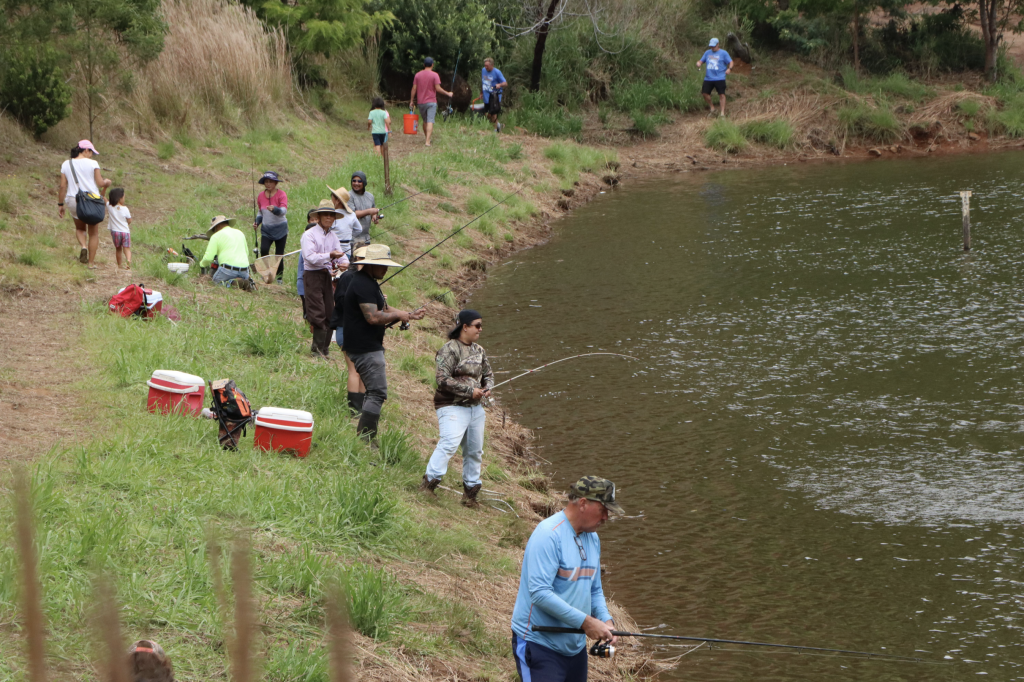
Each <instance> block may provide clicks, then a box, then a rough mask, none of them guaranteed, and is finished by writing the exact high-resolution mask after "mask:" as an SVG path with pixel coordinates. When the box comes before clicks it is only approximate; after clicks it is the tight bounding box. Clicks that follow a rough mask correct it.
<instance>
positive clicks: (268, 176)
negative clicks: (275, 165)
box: [256, 171, 283, 185]
mask: <svg viewBox="0 0 1024 682" xmlns="http://www.w3.org/2000/svg"><path fill="white" fill-rule="evenodd" d="M267 180H273V181H274V182H283V181H282V180H281V178H280V176H278V174H277V173H275V172H274V171H267V172H266V173H264V174H263V176H262V177H261V178H260V179H259V180H257V181H256V182H258V183H260V184H261V185H265V184H266V181H267Z"/></svg>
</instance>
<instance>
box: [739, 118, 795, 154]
mask: <svg viewBox="0 0 1024 682" xmlns="http://www.w3.org/2000/svg"><path fill="white" fill-rule="evenodd" d="M740 132H741V133H742V134H743V137H745V138H747V139H748V140H750V141H751V142H757V143H759V144H763V145H767V146H769V147H775V148H777V149H786V148H787V147H789V146H791V145H792V144H793V138H794V137H796V131H795V130H794V129H793V124H792V123H790V122H789V121H786V120H783V119H775V120H771V121H764V120H761V121H747V122H746V123H744V124H743V125H741V126H740Z"/></svg>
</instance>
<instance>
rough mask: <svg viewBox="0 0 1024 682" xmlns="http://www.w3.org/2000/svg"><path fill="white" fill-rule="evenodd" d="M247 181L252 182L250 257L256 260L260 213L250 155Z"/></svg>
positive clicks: (252, 160)
mask: <svg viewBox="0 0 1024 682" xmlns="http://www.w3.org/2000/svg"><path fill="white" fill-rule="evenodd" d="M249 179H250V180H251V181H252V256H253V260H256V259H257V258H259V255H260V245H259V231H258V229H257V227H256V220H257V219H258V218H259V216H260V212H259V209H258V208H257V204H256V159H255V157H253V156H252V155H250V156H249Z"/></svg>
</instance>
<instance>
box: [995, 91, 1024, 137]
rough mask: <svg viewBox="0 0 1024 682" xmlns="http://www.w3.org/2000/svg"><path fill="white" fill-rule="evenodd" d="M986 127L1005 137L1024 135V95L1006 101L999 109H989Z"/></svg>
mask: <svg viewBox="0 0 1024 682" xmlns="http://www.w3.org/2000/svg"><path fill="white" fill-rule="evenodd" d="M988 129H989V130H990V131H992V132H993V133H1001V134H1003V135H1006V136H1007V137H1012V138H1019V137H1024V95H1022V96H1019V97H1017V98H1015V99H1012V100H1010V101H1008V102H1006V103H1005V104H1004V105H1003V108H1002V109H1001V110H996V109H992V110H991V111H989V114H988Z"/></svg>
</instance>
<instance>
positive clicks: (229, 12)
mask: <svg viewBox="0 0 1024 682" xmlns="http://www.w3.org/2000/svg"><path fill="white" fill-rule="evenodd" d="M161 11H162V12H163V16H164V20H165V21H166V22H167V25H168V27H169V32H168V34H167V37H166V40H165V44H164V50H163V52H161V53H160V56H159V57H158V58H157V59H156V60H155V61H154V62H153V63H151V64H149V65H148V66H147V67H146V68H145V69H144V70H143V72H142V74H141V77H140V79H139V84H138V87H137V88H136V90H135V94H134V95H133V96H132V100H133V102H132V104H133V106H134V108H135V109H136V113H137V115H139V116H140V117H142V118H150V117H151V118H152V121H153V122H155V123H157V124H158V125H159V126H160V127H173V128H177V129H182V130H188V129H202V128H204V127H206V126H208V125H209V124H211V123H212V124H218V125H220V126H224V125H228V126H232V125H234V126H241V125H243V124H246V123H252V122H254V121H258V120H260V119H261V118H264V117H266V116H267V115H268V113H270V112H271V111H273V110H275V109H280V108H282V107H285V106H288V105H290V104H291V103H292V102H293V93H294V90H295V85H294V80H293V78H292V70H291V61H290V59H289V57H288V49H287V43H286V41H285V37H284V34H283V33H281V31H279V30H271V29H268V28H267V27H266V26H265V25H264V24H263V22H261V21H260V20H259V19H258V18H257V17H256V15H255V13H253V11H252V10H251V9H249V8H247V7H244V6H242V5H240V4H238V3H235V2H229V1H228V0H163V3H162V4H161Z"/></svg>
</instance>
